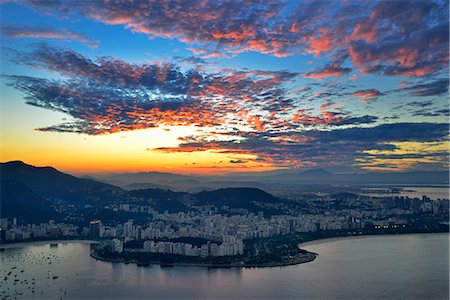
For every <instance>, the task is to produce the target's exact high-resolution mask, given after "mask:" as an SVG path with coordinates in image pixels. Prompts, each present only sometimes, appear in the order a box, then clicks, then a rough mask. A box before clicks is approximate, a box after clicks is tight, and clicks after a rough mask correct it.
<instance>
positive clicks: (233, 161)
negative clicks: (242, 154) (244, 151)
mask: <svg viewBox="0 0 450 300" xmlns="http://www.w3.org/2000/svg"><path fill="white" fill-rule="evenodd" d="M230 163H231V164H245V163H247V161H246V160H242V159H231V160H230Z"/></svg>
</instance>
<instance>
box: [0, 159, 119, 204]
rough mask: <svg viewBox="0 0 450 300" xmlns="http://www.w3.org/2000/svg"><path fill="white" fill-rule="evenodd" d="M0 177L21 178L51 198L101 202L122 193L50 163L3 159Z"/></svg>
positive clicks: (7, 178)
mask: <svg viewBox="0 0 450 300" xmlns="http://www.w3.org/2000/svg"><path fill="white" fill-rule="evenodd" d="M0 178H1V179H2V180H14V181H17V182H20V183H22V184H23V185H25V186H27V187H28V188H29V189H30V190H32V191H33V192H34V193H36V194H38V195H40V196H41V197H44V198H46V199H48V200H51V201H63V202H69V203H73V202H76V203H78V204H82V203H89V204H102V203H106V202H108V201H111V200H114V199H118V197H120V196H121V195H122V194H123V193H124V191H123V190H122V189H120V188H118V187H115V186H112V185H109V184H105V183H102V182H97V181H94V180H92V179H85V178H77V177H75V176H72V175H68V174H65V173H62V172H60V171H58V170H56V169H54V168H52V167H34V166H31V165H27V164H25V163H23V162H21V161H12V162H7V163H2V164H1V165H0Z"/></svg>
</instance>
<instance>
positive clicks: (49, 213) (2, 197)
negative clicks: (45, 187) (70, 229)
mask: <svg viewBox="0 0 450 300" xmlns="http://www.w3.org/2000/svg"><path fill="white" fill-rule="evenodd" d="M0 184H1V185H0V203H1V205H0V216H1V217H2V218H13V217H17V218H18V220H19V221H20V222H21V223H24V224H28V223H40V222H46V221H48V220H50V219H55V218H58V213H56V211H55V209H54V208H53V205H52V203H51V202H50V201H48V200H46V199H44V198H42V197H41V196H39V195H37V194H36V193H34V192H33V191H32V190H31V189H30V188H29V187H27V186H26V185H25V184H23V183H21V182H19V181H15V180H1V183H0Z"/></svg>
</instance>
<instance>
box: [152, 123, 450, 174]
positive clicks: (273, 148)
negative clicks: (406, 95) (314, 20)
mask: <svg viewBox="0 0 450 300" xmlns="http://www.w3.org/2000/svg"><path fill="white" fill-rule="evenodd" d="M448 133H449V125H448V124H444V123H396V124H383V125H377V126H374V127H368V128H357V127H355V128H346V129H334V130H327V131H322V130H309V131H289V132H279V133H268V132H259V133H251V134H250V133H248V134H243V135H241V138H243V139H237V137H236V139H231V140H214V141H211V139H210V138H209V137H208V136H206V135H204V136H201V135H200V136H191V137H190V138H187V139H184V140H183V141H182V142H181V143H180V145H179V146H178V147H162V148H157V149H154V150H155V151H159V152H163V153H174V152H195V151H206V150H209V151H215V152H219V153H228V154H232V155H240V154H247V155H248V154H253V155H255V156H256V159H255V161H264V162H266V163H271V164H273V165H275V166H279V167H305V166H321V165H331V164H337V165H339V164H347V165H356V166H357V165H358V164H359V162H360V161H364V164H366V163H367V162H368V160H370V158H371V155H370V154H368V153H367V151H369V150H372V151H373V150H376V151H394V150H396V149H398V147H397V146H396V144H397V143H399V142H415V143H429V142H435V143H441V142H445V141H448ZM431 155H432V154H431ZM439 155H440V156H442V153H439ZM445 155H446V156H445V157H448V154H445ZM445 157H444V158H445ZM397 158H398V159H401V158H402V157H401V156H399V157H397ZM372 159H375V158H372Z"/></svg>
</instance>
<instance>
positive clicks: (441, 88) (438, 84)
mask: <svg viewBox="0 0 450 300" xmlns="http://www.w3.org/2000/svg"><path fill="white" fill-rule="evenodd" d="M448 83H449V81H448V78H447V79H438V80H434V81H431V82H427V83H421V84H415V85H411V86H408V87H404V88H401V89H400V91H407V92H408V94H409V95H411V96H416V97H426V96H437V95H442V94H446V93H448Z"/></svg>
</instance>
